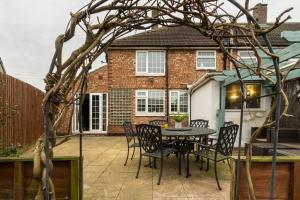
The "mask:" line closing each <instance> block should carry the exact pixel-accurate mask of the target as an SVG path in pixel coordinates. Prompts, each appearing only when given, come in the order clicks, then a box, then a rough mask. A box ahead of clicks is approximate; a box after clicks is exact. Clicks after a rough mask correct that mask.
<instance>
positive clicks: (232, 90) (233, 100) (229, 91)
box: [225, 83, 261, 109]
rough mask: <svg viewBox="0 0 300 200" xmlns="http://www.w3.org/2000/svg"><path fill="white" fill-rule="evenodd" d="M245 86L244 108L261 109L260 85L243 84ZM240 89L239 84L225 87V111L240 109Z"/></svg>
mask: <svg viewBox="0 0 300 200" xmlns="http://www.w3.org/2000/svg"><path fill="white" fill-rule="evenodd" d="M245 86H246V94H247V98H246V108H248V109H260V108H261V99H260V96H261V84H260V83H245ZM241 96H242V94H241V89H240V84H238V83H233V84H230V85H228V86H227V87H226V107H225V108H226V109H241Z"/></svg>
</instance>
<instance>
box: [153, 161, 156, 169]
mask: <svg viewBox="0 0 300 200" xmlns="http://www.w3.org/2000/svg"><path fill="white" fill-rule="evenodd" d="M153 167H154V169H157V167H156V158H153Z"/></svg>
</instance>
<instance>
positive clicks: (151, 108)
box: [148, 91, 164, 113]
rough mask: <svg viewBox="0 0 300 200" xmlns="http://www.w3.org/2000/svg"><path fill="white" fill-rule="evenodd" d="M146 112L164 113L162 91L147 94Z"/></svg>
mask: <svg viewBox="0 0 300 200" xmlns="http://www.w3.org/2000/svg"><path fill="white" fill-rule="evenodd" d="M148 112H150V113H153V112H157V113H162V112H164V93H163V91H149V92H148Z"/></svg>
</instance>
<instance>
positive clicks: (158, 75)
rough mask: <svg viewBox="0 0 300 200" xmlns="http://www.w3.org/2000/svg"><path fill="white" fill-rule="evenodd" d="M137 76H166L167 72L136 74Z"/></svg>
mask: <svg viewBox="0 0 300 200" xmlns="http://www.w3.org/2000/svg"><path fill="white" fill-rule="evenodd" d="M135 76H141V77H144V76H147V77H149V76H150V77H151V76H166V74H137V73H136V74H135Z"/></svg>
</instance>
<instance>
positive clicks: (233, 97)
mask: <svg viewBox="0 0 300 200" xmlns="http://www.w3.org/2000/svg"><path fill="white" fill-rule="evenodd" d="M240 103H241V90H240V84H238V83H233V84H231V85H229V86H227V87H226V104H225V105H226V106H225V108H226V109H241V105H240Z"/></svg>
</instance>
